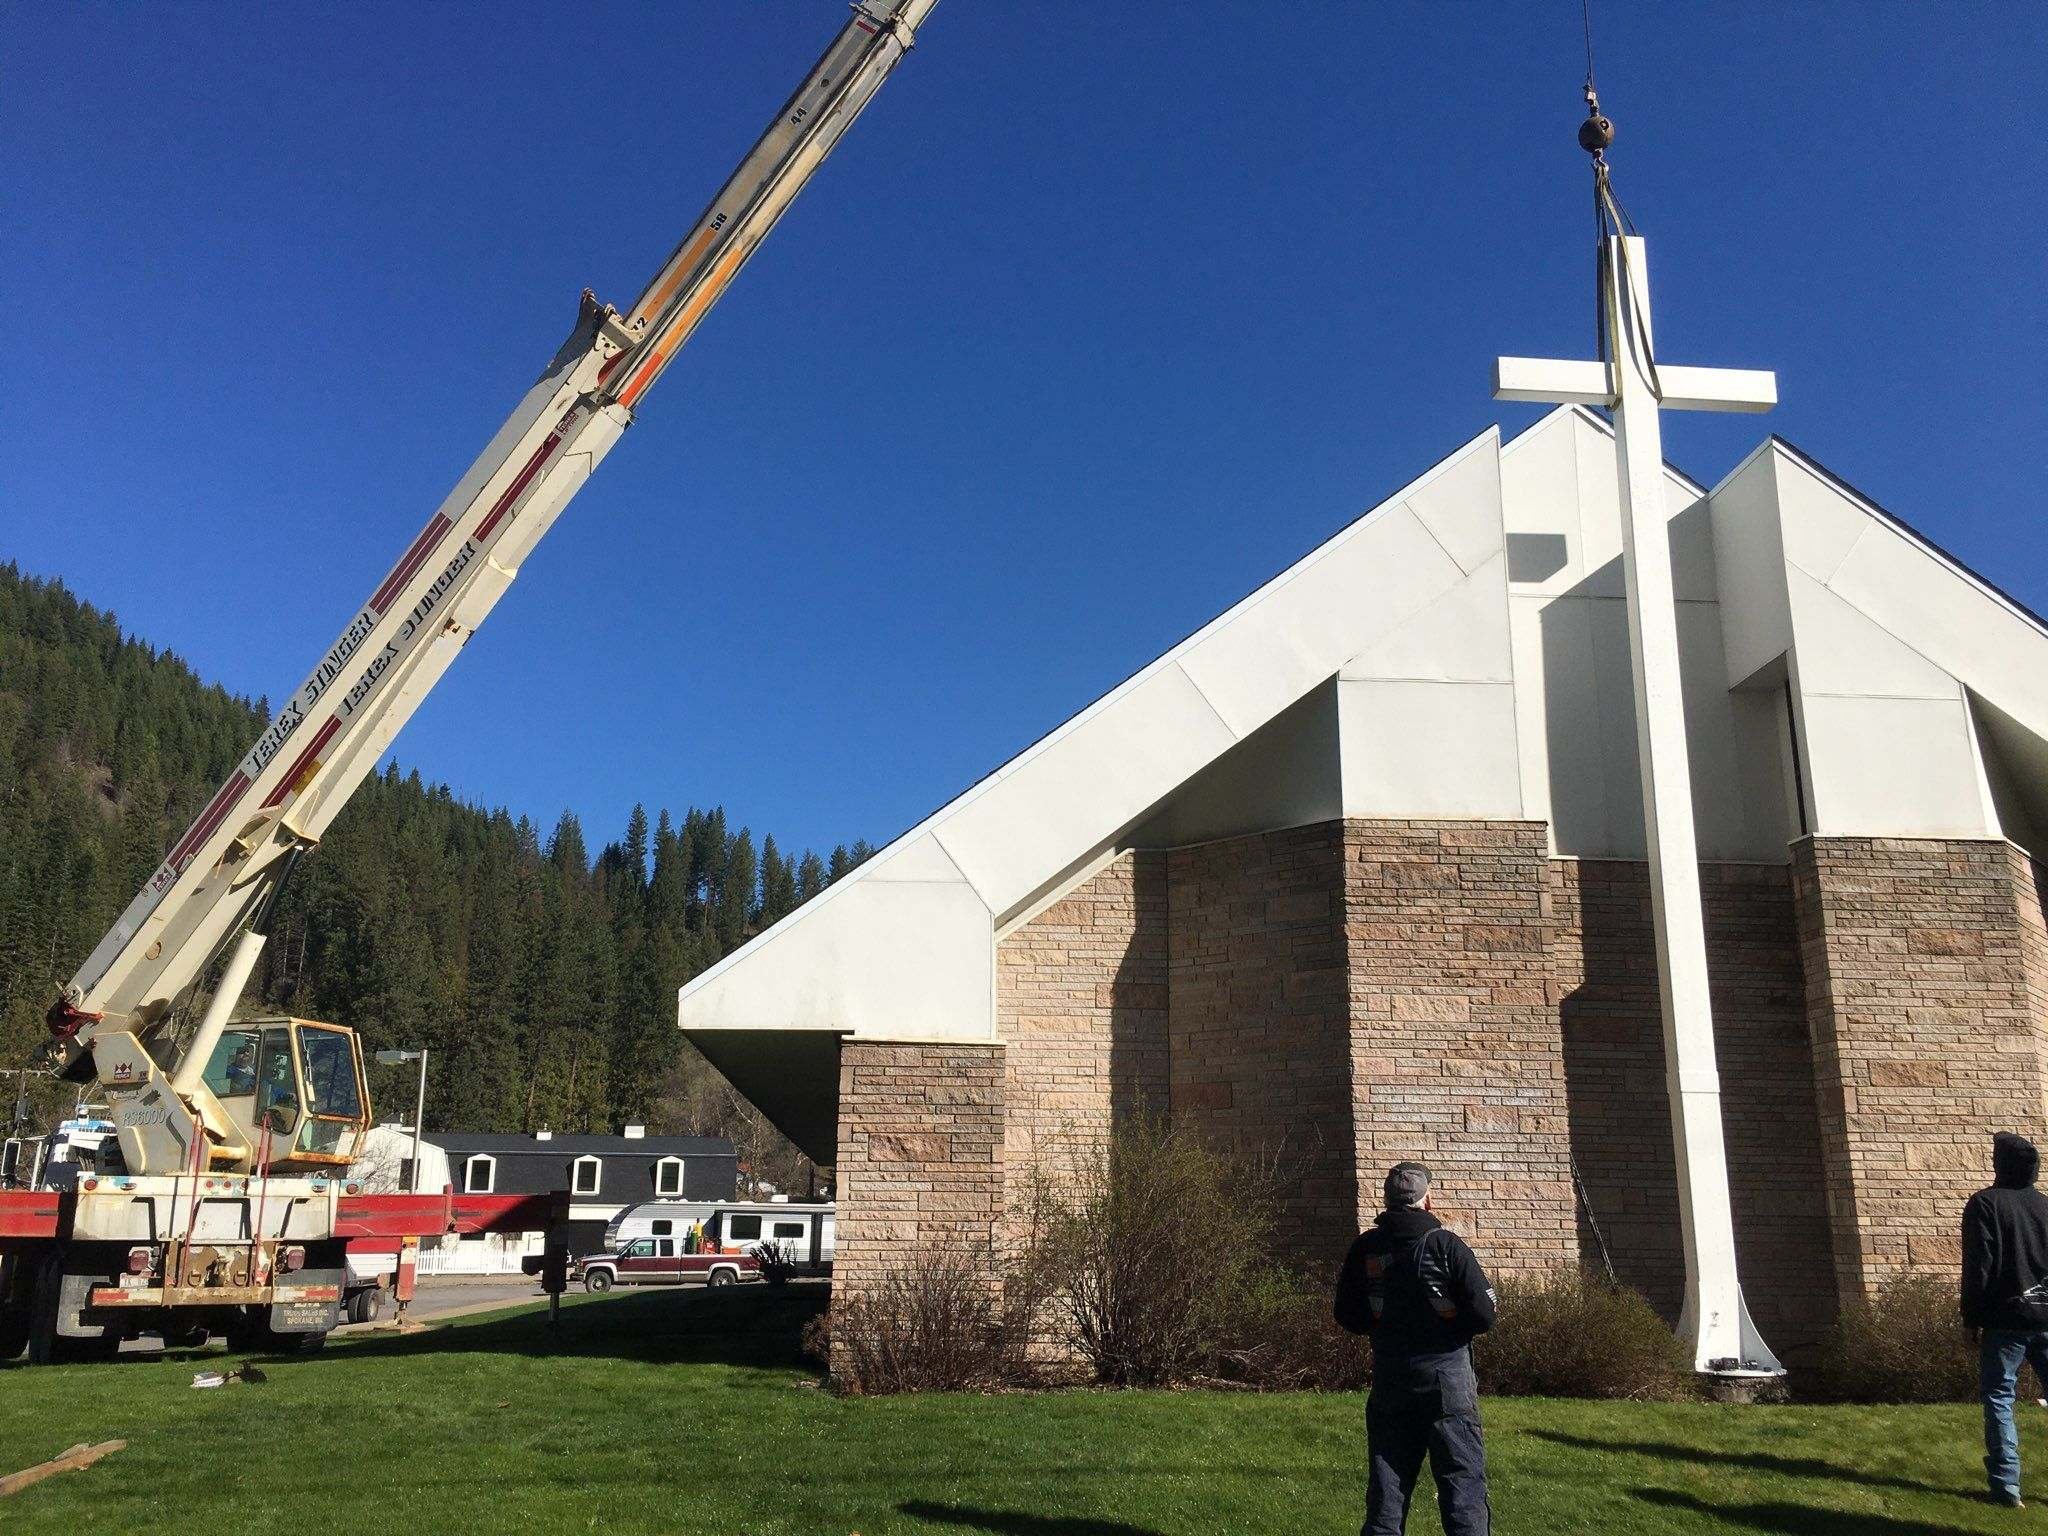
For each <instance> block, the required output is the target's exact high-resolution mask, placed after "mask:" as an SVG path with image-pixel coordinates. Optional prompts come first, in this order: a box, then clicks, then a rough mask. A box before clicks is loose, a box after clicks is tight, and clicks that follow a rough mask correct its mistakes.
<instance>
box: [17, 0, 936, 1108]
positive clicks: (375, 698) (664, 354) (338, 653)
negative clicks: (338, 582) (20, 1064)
mask: <svg viewBox="0 0 2048 1536" xmlns="http://www.w3.org/2000/svg"><path fill="white" fill-rule="evenodd" d="M936 3H937V0H861V3H858V4H856V5H854V7H853V16H852V17H851V19H849V20H848V22H847V23H846V25H845V27H844V28H843V29H842V30H841V31H840V33H839V35H838V36H837V37H836V38H835V39H834V40H833V42H832V44H831V45H830V46H829V47H828V48H827V49H826V50H825V53H824V55H823V57H822V58H820V59H819V61H818V63H817V64H816V65H815V66H814V67H813V68H812V70H811V72H810V73H809V74H808V75H807V76H806V77H805V79H804V81H803V83H802V84H801V85H800V86H798V87H797V90H796V92H795V94H794V95H792V96H791V97H790V99H789V101H788V102H787V103H786V104H785V105H784V107H783V108H782V110H781V111H780V112H779V113H778V114H777V115H776V118H775V120H774V121H773V122H772V123H771V124H770V125H769V127H768V129H767V130H766V132H764V133H763V134H762V135H761V137H760V139H759V140H758V141H757V142H756V143H755V145H754V147H753V148H752V149H751V150H750V151H749V152H748V154H747V155H746V157H745V158H744V159H743V160H742V161H741V162H740V165H739V167H738V169H737V170H736V171H735V172H734V173H733V175H732V177H731V178H730V179H729V180H728V181H727V182H726V184H725V186H724V187H723V188H721V189H720V191H719V193H718V195H717V196H716V197H714V198H713V199H712V201H711V203H710V204H709V206H707V207H706V208H705V210H704V212H703V213H702V215H700V216H699V218H698V220H697V222H696V224H695V225H694V226H693V227H692V229H691V230H690V232H689V233H688V234H687V235H685V236H684V238H683V240H682V242H681V243H680V244H678V245H677V247H676V249H675V251H674V252H673V253H672V254H671V255H670V257H669V259H668V260H667V262H665V263H664V264H663V266H662V267H661V269H660V270H659V271H658V272H657V273H656V274H655V275H654V278H653V279H652V280H651V281H650V282H649V283H648V285H647V287H646V289H645V291H644V292H642V293H641V295H640V296H639V298H638V299H637V300H636V301H635V302H634V304H633V306H632V308H631V309H630V310H629V311H628V312H627V313H625V314H624V315H621V314H620V313H619V312H618V311H616V310H615V309H613V308H612V307H611V306H609V305H605V304H600V303H599V302H598V301H597V300H596V299H595V298H594V297H593V296H592V295H591V294H590V293H588V292H587V291H586V292H585V294H584V296H583V302H582V306H581V310H580V312H579V314H578V317H577V322H576V326H575V328H574V329H573V330H572V331H571V333H570V335H569V338H568V340H567V341H566V342H564V343H563V345H562V347H561V349H560V350H559V351H558V352H557V353H556V355H555V357H554V360H553V361H552V362H551V363H549V365H548V367H547V368H546V370H545V371H543V373H542V374H541V376H540V378H539V380H538V381H537V382H536V383H535V384H534V385H533V387H532V388H531V389H529V390H528V391H527V393H526V396H525V398H524V399H522V400H521V401H520V402H519V404H518V406H517V407H516V408H515V409H514V410H513V412H512V414H511V415H510V416H509V417H508V418H507V419H506V421H505V424H504V425H503V426H502V427H500V428H499V430H498V432H497V435H496V436H494V437H493V438H492V439H491V441H490V443H489V445H488V446H487V447H486V448H485V449H484V451H483V452H482V454H480V455H479V456H478V458H477V459H476V462H475V463H473V464H472V465H471V466H470V468H469V471H468V473H466V474H465V475H464V476H463V477H462V479H461V480H460V481H459V482H458V483H457V485H456V487H455V489H454V490H453V491H451V492H450V493H449V495H448V497H447V499H446V500H445V501H444V502H442V504H441V506H440V508H439V510H437V511H436V512H435V513H434V515H433V517H432V518H430V519H429V520H428V522H427V525H426V526H425V527H424V528H423V529H421V530H420V533H419V535H418V536H417V537H416V538H415V539H414V540H413V541H412V542H411V544H409V545H408V546H407V547H406V549H405V552H404V553H403V554H402V555H401V556H400V557H399V559H398V562H397V563H396V564H395V565H394V566H393V567H392V568H391V570H390V573H389V574H388V575H387V576H386V577H385V578H384V580H383V581H382V582H380V583H379V584H378V586H377V589H376V590H375V591H374V592H373V593H371V594H370V597H369V598H368V600H367V601H366V602H364V603H363V605H362V607H361V608H360V609H359V610H358V611H357V612H356V614H355V615H354V617H352V618H351V619H350V620H349V621H348V623H347V624H346V625H345V626H344V627H343V629H342V631H341V634H340V636H339V637H338V638H337V639H336V640H335V642H334V644H333V645H331V646H330V647H328V649H327V651H326V653H325V654H324V655H323V656H322V657H321V659H320V662H319V664H318V665H317V666H315V667H314V669H313V671H312V673H311V674H310V675H309V676H308V677H307V678H306V680H305V682H304V683H302V684H301V685H300V686H299V688H298V690H297V691H296V692H295V693H294V694H293V695H292V696H291V698H290V699H288V700H287V701H286V703H285V705H284V707H283V708H282V709H280V710H279V711H278V713H277V715H276V718H274V719H273V720H272V721H271V722H270V724H269V726H268V727H266V728H265V730H264V732H263V734H262V735H261V736H259V737H258V738H257V740H256V743H255V745H254V746H252V747H251V748H250V750H249V753H248V755H247V756H245V757H244V758H243V759H242V761H241V763H240V764H239V765H238V766H237V767H236V769H235V771H234V772H233V773H231V774H230V775H229V776H228V778H227V781H226V782H225V783H223V784H222V785H221V786H220V789H219V790H218V792H217V793H216V794H215V795H214V797H213V798H212V799H211V800H210V801H208V802H207V805H206V808H205V809H204V810H202V811H201V812H200V813H199V816H198V818H197V819H196V820H195V821H194V822H193V823H192V825H191V827H190V828H188V829H187V830H186V832H185V834H184V835H183V836H182V837H181V838H179V839H178V841H177V842H176V843H175V844H173V845H172V847H171V850H170V852H169V854H168V855H167V856H166V857H165V859H164V861H163V863H162V864H161V865H160V866H159V867H158V868H157V870H156V871H155V873H154V874H152V875H151V876H150V878H149V880H148V881H147V882H146V883H145V884H144V885H143V887H142V889H141V890H140V891H139V892H137V893H136V895H135V898H134V899H133V900H132V901H131V902H130V903H129V905H128V907H127V909H126V910H125V911H124V912H123V913H122V914H121V916H120V918H119V919H118V920H117V921H116V922H115V924H114V926H113V927H112V928H111V929H109V930H108V932H107V934H106V936H105V937H104V938H102V939H101V940H100V942H99V944H98V945H97V947H95V948H94V950H93V951H92V953H91V955H90V956H88V957H87V959H86V961H85V963H84V964H83V965H82V966H80V967H79V970H78V972H77V974H76V975H75V976H73V977H72V979H71V981H70V982H69V983H68V984H67V985H66V986H65V988H64V990H63V995H62V996H61V997H60V998H59V1000H58V1002H57V1004H56V1005H55V1006H54V1007H53V1008H52V1009H51V1013H50V1027H51V1033H52V1035H53V1037H54V1039H55V1042H56V1045H57V1048H58V1050H59V1053H60V1055H61V1057H62V1059H63V1064H64V1067H65V1069H66V1071H67V1073H69V1074H70V1075H74V1076H76V1075H82V1073H83V1071H84V1069H85V1066H86V1059H87V1058H88V1057H89V1056H90V1054H91V1051H92V1047H93V1042H94V1040H95V1039H96V1038H97V1037H99V1036H101V1035H102V1034H103V1033H105V1034H110V1035H112V1034H119V1035H121V1036H134V1037H141V1038H144V1039H147V1038H149V1037H151V1036H152V1035H154V1034H157V1033H160V1032H161V1031H162V1030H163V1029H164V1028H165V1027H166V1026H167V1025H168V1024H169V1023H170V1022H171V1021H172V1020H173V1019H174V1018H176V1017H177V1016H178V1015H179V1014H180V1013H181V1012H182V1011H183V1009H184V1008H185V1006H186V1004H187V1003H188V1002H189V1001H190V999H191V996H192V994H193V992H194V990H195V988H196V987H197V985H198V983H199V981H200V979H201V977H202V976H203V975H204V974H205V973H206V972H207V970H208V968H209V967H210V966H211V965H212V963H213V961H214V960H215V959H216V958H218V957H219V956H221V954H222V953H223V951H226V950H229V949H230V946H231V945H232V946H233V948H232V952H231V953H230V955H229V958H228V961H227V963H226V966H225V968H224V970H223V971H222V973H221V979H220V980H219V982H218V983H217V984H216V986H215V989H214V997H213V1000H212V1002H211V1003H210V1004H209V1006H208V1008H207V1010H206V1015H205V1017H204V1019H203V1020H202V1021H201V1023H200V1026H199V1028H198V1030H197V1032H196V1033H195V1035H194V1037H193V1039H192V1040H191V1042H190V1043H189V1044H188V1045H187V1047H186V1049H185V1051H184V1053H183V1056H182V1058H181V1066H180V1068H179V1069H178V1071H177V1074H176V1076H175V1077H174V1079H173V1082H174V1085H175V1086H176V1088H177V1089H178V1091H179V1094H180V1096H181V1097H186V1096H189V1095H190V1094H191V1093H192V1092H194V1091H195V1083H196V1072H197V1068H198V1066H199V1065H200V1064H203V1062H204V1060H205V1057H206V1055H207V1053H208V1051H209V1050H210V1049H211V1047H212V1043H213V1038H214V1037H217V1036H218V1034H219V1032H220V1027H221V1025H223V1024H224V1023H225V1021H226V1019H227V1015H228V1011H229V1009H230V1008H231V1007H232V1006H233V1004H234V1002H235V999H236V997H237V996H238V995H239V994H240V991H241V988H242V985H243V984H244V983H245V982H246V981H247V979H248V976H249V974H250V971H251V970H252V969H253V967H254V964H255V961H256V958H257V955H258V953H259V952H260V950H261V947H262V942H263V939H262V933H261V929H262V926H263V924H262V918H263V915H264V913H265V912H266V910H267V903H268V901H269V900H270V899H271V897H272V896H273V894H274V892H275V890H276V889H277V886H278V884H279V882H280V880H281V878H282V875H283V874H284V873H285V872H286V871H287V870H288V869H289V864H290V860H291V859H292V858H293V857H295V856H296V855H297V854H299V853H302V852H304V851H305V850H307V849H309V848H311V847H312V846H314V845H315V844H316V843H317V842H318V841H319V839H320V836H321V834H322V833H323V832H324V831H325V830H326V828H327V826H328V824H329V823H330V822H331V821H332V820H333V819H334V817H335V815H336V814H337V813H338V812H339V811H340V810H341V807H342V806H343V805H344V804H345V803H346V802H347V800H348V798H349V796H350V794H351V793H353V792H354V790H355V788H356V787H357V785H358V784H360V783H361V781H362V779H363V777H364V776H365V775H366V774H367V773H368V772H369V770H370V769H371V767H372V766H374V764H375V763H376V762H377V760H378V759H379V758H380V757H381V756H382V755H383V753H384V751H385V749H386V748H387V747H388V746H389V745H390V743H391V740H392V738H393V737H394V736H396V735H397V733H398V731H399V729H400V727H401V726H403V725H404V723H405V722H406V720H407V719H409V718H410V717H411V715H412V713H413V711H414V710H415V709H416V708H418V706H419V704H420V701H421V700H422V699H424V698H425V696H426V695H427V693H428V692H429V691H430V690H431V689H432V688H433V686H434V684H435V683H436V682H438V681H439V680H440V677H441V674H442V673H443V672H444V671H446V670H447V668H448V666H449V664H450V663H451V662H452V661H453V660H454V659H455V656H456V654H457V653H458V652H459V651H460V650H461V648H462V646H463V643H464V642H465V641H466V640H467V639H468V638H469V636H470V635H471V634H472V633H473V632H474V631H475V629H476V627H477V625H479V624H480V623H482V622H483V620H484V618H485V617H486V616H487V615H488V614H489V612H490V610H491V608H492V606H493V605H494V604H495V603H496V602H497V601H498V599H499V598H500V597H501V596H502V595H503V594H504V592H505V590H506V588H507V587H508V586H509V585H510V584H511V582H512V580H513V579H514V578H515V577H516V576H517V575H518V574H519V568H520V564H521V562H522V561H524V559H525V558H526V556H527V554H528V553H529V552H530V551H531V550H532V549H533V547H534V545H535V544H536V543H537V542H538V541H539V539H540V537H541V536H542V535H543V534H544V533H546V532H547V530H548V527H549V525H550V524H551V523H553V521H554V519H555V518H556V517H557V516H558V515H559V514H560V512H561V510H562V508H563V507H564V506H565V505H566V504H567V503H568V501H569V499H570V498H571V497H572V496H574V495H575V494H576V492H577V491H578V490H579V489H580V488H581V487H582V485H583V482H584V481H585V480H586V479H587V478H588V477H589V475H590V474H591V472H592V471H593V470H595V469H596V468H597V466H598V464H599V463H600V462H601V461H602V460H603V458H604V456H605V455H606V453H608V452H609V451H610V450H611V448H612V446H613V445H614V444H615V443H616V442H617V441H618V439H619V437H620V435H621V434H622V433H623V432H624V431H625V429H626V428H627V427H628V426H629V425H630V424H631V423H632V420H633V415H634V411H635V409H636V407H637V406H638V404H639V402H640V400H641V399H642V397H644V395H645V394H646V392H647V391H648V389H650V388H651V387H652V386H653V384H654V381H655V380H656V379H658V378H659V377H660V376H661V374H662V372H663V371H664V370H665V369H666V368H667V366H668V364H669V362H670V361H671V360H672V359H673V358H674V356H675V354H676V352H677V351H678V350H679V349H680V348H681V347H682V345H683V344H684V342H686V341H687V340H688V339H689V336H690V334H691V332H692V331H693V330H694V329H695V328H696V326H697V324H698V322H699V321H701V320H702V319H703V317H704V315H705V313H706V312H707V311H708V310H709V309H710V308H711V306H712V305H713V304H714V303H716V302H717V300H718V297H719V295H720V294H721V293H723V292H724V290H725V288H726V287H727V285H728V284H730V282H731V281H732V279H733V277H734V275H735V274H736V273H737V272H738V271H739V269H740V267H741V266H742V265H744V264H745V262H746V260H747V258H748V256H750V255H751V254H752V253H753V251H754V249H755V248H756V247H757V246H758V245H759V244H760V242H761V240H762V239H763V238H764V237H765V236H766V235H767V233H768V231H769V230H770V229H772V228H773V227H774V226H775V222H776V220H777V219H779V218H780V217H781V216H782V214H783V212H784V211H785V210H786V209H787V208H788V207H789V205H790V203H791V202H792V201H793V200H794V199H795V197H796V194H797V193H798V192H799V191H801V190H802V188H803V186H804V184H805V182H806V181H807V180H808V179H809V178H810V176H811V174H812V172H813V171H815V170H816V169H817V167H818V165H819V164H820V163H821V162H822V161H823V160H824V158H825V156H826V155H827V154H829V153H830V152H831V150H832V147H833V146H834V145H835V144H836V143H837V142H838V140H839V137H840V136H841V135H842V134H843V133H844V132H845V131H846V129H847V127H848V126H849V125H850V124H851V123H852V122H853V120H854V118H855V117H857V116H858V115H859V114H860V112H861V109H862V108H863V107H865V106H866V105H867V103H868V102H869V101H870V100H871V99H872V98H873V96H874V94H875V92H876V91H877V90H879V89H880V87H881V84H882V82H883V81H884V80H886V79H887V78H888V76H889V73H890V71H891V70H893V69H894V68H895V66H896V64H897V63H898V61H899V60H900V59H901V58H902V56H903V54H904V53H905V52H907V51H908V50H909V48H910V47H911V45H912V42H913V39H914V34H915V29H916V28H917V26H918V25H919V24H920V23H921V22H922V21H923V19H924V17H925V16H926V14H928V13H929V12H930V10H931V8H932V7H933V6H934V5H935V4H936ZM237 935H239V938H238V937H237ZM134 1070H135V1068H134V1067H133V1066H132V1065H129V1064H126V1063H125V1060H124V1065H123V1066H122V1067H121V1068H120V1071H121V1073H122V1074H123V1075H127V1074H129V1073H132V1072H133V1071H134ZM145 1070H147V1069H146V1068H145ZM197 1091H198V1092H200V1093H203V1090H197ZM200 1107H201V1108H202V1109H203V1108H204V1106H200ZM199 1118H201V1119H204V1120H206V1121H207V1123H208V1124H209V1126H211V1124H212V1117H211V1116H209V1115H205V1114H203V1113H202V1114H201V1115H200V1117H199Z"/></svg>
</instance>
